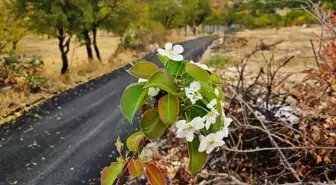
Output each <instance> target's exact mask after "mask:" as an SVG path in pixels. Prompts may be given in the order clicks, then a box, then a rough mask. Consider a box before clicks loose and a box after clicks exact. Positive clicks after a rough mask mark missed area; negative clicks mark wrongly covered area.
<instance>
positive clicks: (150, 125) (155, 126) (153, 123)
mask: <svg viewBox="0 0 336 185" xmlns="http://www.w3.org/2000/svg"><path fill="white" fill-rule="evenodd" d="M141 130H142V132H143V133H144V135H145V136H146V137H147V138H148V139H158V138H160V137H161V136H162V134H163V133H164V132H165V131H166V125H165V124H164V123H163V122H162V121H161V120H160V116H159V111H158V108H151V109H149V110H148V111H147V112H145V113H144V115H143V116H142V119H141Z"/></svg>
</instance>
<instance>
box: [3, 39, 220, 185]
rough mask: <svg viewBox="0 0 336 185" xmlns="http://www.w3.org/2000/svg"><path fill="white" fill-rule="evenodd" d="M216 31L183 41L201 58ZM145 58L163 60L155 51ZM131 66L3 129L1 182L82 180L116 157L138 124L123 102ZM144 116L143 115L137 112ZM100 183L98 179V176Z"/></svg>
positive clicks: (73, 184)
mask: <svg viewBox="0 0 336 185" xmlns="http://www.w3.org/2000/svg"><path fill="white" fill-rule="evenodd" d="M214 39H215V37H206V38H200V39H196V40H192V41H187V42H184V43H182V45H183V47H184V49H185V52H184V53H183V54H184V56H185V57H186V58H188V59H193V60H196V61H197V58H199V57H200V55H202V54H203V52H204V50H205V48H206V47H207V46H208V45H209V44H210V43H211V42H212V41H213V40H214ZM145 59H146V60H148V61H152V62H155V63H156V64H159V61H158V60H157V58H156V57H155V55H149V56H147V57H145ZM129 67H130V66H126V67H124V68H121V69H118V70H116V71H114V72H112V73H110V74H107V75H104V76H102V77H99V78H97V79H94V80H91V81H89V82H88V83H86V84H83V85H80V86H78V87H76V88H74V89H72V90H69V91H67V92H64V93H62V94H60V95H58V96H56V97H54V98H52V99H50V100H48V101H46V102H45V103H43V104H42V105H41V106H39V107H37V108H34V109H33V110H31V111H30V112H28V113H26V114H25V115H23V116H21V117H19V118H18V119H17V120H15V123H14V124H8V125H10V126H8V125H7V126H6V127H3V128H1V129H0V185H9V184H18V185H21V184H24V185H35V184H36V185H77V184H81V185H82V184H89V183H88V182H89V180H91V179H94V178H99V177H100V171H101V170H102V168H103V167H105V166H107V165H109V163H110V162H111V161H112V160H115V157H116V155H115V154H116V153H115V146H114V142H115V140H116V138H117V137H118V135H120V137H121V138H122V140H123V141H125V138H127V136H128V135H129V134H131V133H133V132H134V131H135V130H137V128H138V127H139V126H138V121H134V123H133V124H129V123H128V121H127V120H126V119H125V118H124V117H123V115H122V114H121V112H120V108H119V101H120V98H121V95H122V92H123V91H124V89H125V88H126V86H127V85H128V84H130V83H132V82H135V81H136V80H137V79H136V78H133V77H131V76H130V75H129V74H128V73H127V72H125V70H126V69H128V68H129ZM137 120H139V116H137ZM97 184H99V182H97Z"/></svg>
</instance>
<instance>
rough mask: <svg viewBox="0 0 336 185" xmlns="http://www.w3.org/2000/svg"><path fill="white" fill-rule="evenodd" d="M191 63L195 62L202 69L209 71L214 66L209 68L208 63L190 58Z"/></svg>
mask: <svg viewBox="0 0 336 185" xmlns="http://www.w3.org/2000/svg"><path fill="white" fill-rule="evenodd" d="M190 63H192V64H195V65H197V66H198V67H200V68H202V69H204V70H207V71H213V69H212V68H209V67H208V66H207V65H206V64H202V63H196V62H194V61H192V60H190Z"/></svg>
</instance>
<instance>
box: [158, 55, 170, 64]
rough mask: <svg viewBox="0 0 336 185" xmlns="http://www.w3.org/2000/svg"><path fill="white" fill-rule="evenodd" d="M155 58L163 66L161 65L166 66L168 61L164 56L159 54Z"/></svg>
mask: <svg viewBox="0 0 336 185" xmlns="http://www.w3.org/2000/svg"><path fill="white" fill-rule="evenodd" d="M156 56H157V57H158V58H159V60H160V62H161V63H162V64H163V65H166V64H167V62H168V61H169V58H168V57H166V56H163V55H161V54H156Z"/></svg>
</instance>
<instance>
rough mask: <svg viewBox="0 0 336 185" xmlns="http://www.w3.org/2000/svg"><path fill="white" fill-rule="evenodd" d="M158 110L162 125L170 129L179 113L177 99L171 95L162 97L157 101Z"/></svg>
mask: <svg viewBox="0 0 336 185" xmlns="http://www.w3.org/2000/svg"><path fill="white" fill-rule="evenodd" d="M158 110H159V115H160V119H161V120H162V121H163V123H164V124H166V125H168V126H169V127H171V126H172V125H173V124H174V123H175V122H176V120H177V118H178V115H179V112H180V106H179V101H178V98H177V97H176V96H173V95H171V94H168V95H166V96H164V97H162V98H161V99H160V100H159V105H158Z"/></svg>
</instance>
